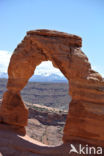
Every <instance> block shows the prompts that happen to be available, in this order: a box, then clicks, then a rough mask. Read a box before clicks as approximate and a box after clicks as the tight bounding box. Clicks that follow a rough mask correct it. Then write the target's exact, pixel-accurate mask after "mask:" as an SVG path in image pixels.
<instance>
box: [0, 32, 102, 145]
mask: <svg viewBox="0 0 104 156" xmlns="http://www.w3.org/2000/svg"><path fill="white" fill-rule="evenodd" d="M81 46H82V39H81V38H80V37H78V36H76V35H71V34H67V33H62V32H58V31H51V30H36V31H29V32H27V35H26V36H25V38H24V39H23V41H22V42H21V43H20V44H19V45H18V46H17V48H16V49H15V50H14V53H13V55H12V57H11V59H10V64H9V67H8V76H9V78H8V83H7V91H6V92H5V93H4V96H3V100H2V105H1V108H0V122H1V123H4V124H8V125H10V126H11V127H13V128H14V129H15V130H16V131H17V132H18V133H20V134H21V133H24V134H25V129H24V127H25V126H26V125H27V119H28V111H27V108H26V107H25V105H24V103H23V101H22V99H21V95H20V91H21V90H22V89H23V88H24V86H25V85H26V84H27V82H28V80H29V78H30V77H31V76H32V75H33V73H34V70H35V69H36V66H38V65H39V64H40V63H41V62H42V61H48V60H49V61H52V63H53V65H54V67H56V68H58V69H60V70H61V72H62V73H63V74H64V76H65V77H66V78H67V79H68V81H69V85H70V88H69V94H70V95H71V97H72V101H71V103H70V109H69V112H68V115H67V120H66V125H65V128H64V135H63V142H64V143H67V142H69V141H70V140H72V139H79V140H85V141H87V142H90V143H93V144H99V145H104V122H103V121H104V111H103V110H104V81H103V78H102V77H101V75H100V74H99V73H97V72H95V71H93V70H92V69H91V66H90V63H89V61H88V58H87V56H86V55H85V54H84V53H83V52H82V50H81V49H80V48H81ZM34 102H35V101H34Z"/></svg>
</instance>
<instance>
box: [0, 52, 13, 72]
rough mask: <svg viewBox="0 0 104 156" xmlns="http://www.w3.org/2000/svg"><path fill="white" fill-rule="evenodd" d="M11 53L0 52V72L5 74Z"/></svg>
mask: <svg viewBox="0 0 104 156" xmlns="http://www.w3.org/2000/svg"><path fill="white" fill-rule="evenodd" d="M10 57H11V53H10V52H8V51H5V50H0V72H7V68H8V65H9V61H10Z"/></svg>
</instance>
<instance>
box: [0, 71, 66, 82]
mask: <svg viewBox="0 0 104 156" xmlns="http://www.w3.org/2000/svg"><path fill="white" fill-rule="evenodd" d="M0 78H6V79H7V78H8V74H7V73H5V72H1V73H0ZM29 81H32V82H67V79H66V78H65V77H64V76H61V75H58V74H39V75H33V76H32V77H31V78H30V79H29Z"/></svg>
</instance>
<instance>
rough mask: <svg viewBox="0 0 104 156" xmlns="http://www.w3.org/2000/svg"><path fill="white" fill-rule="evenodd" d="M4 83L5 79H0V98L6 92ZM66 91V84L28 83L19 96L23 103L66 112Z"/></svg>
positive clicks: (67, 88)
mask: <svg viewBox="0 0 104 156" xmlns="http://www.w3.org/2000/svg"><path fill="white" fill-rule="evenodd" d="M6 83H7V79H0V98H2V96H3V93H4V92H5V91H6ZM68 90H69V86H68V85H67V83H52V82H51V83H50V82H48V83H47V82H28V84H27V85H26V87H25V88H24V89H23V90H22V92H21V95H22V98H23V100H24V101H26V102H28V103H31V104H34V103H35V104H40V105H43V106H48V107H52V108H58V109H63V110H68V107H69V102H70V100H71V97H69V94H68V92H69V91H68Z"/></svg>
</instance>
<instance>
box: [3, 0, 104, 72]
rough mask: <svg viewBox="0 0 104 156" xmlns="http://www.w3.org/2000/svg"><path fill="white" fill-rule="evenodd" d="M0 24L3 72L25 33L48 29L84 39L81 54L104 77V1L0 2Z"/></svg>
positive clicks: (10, 0) (37, 0)
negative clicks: (82, 52)
mask: <svg viewBox="0 0 104 156" xmlns="http://www.w3.org/2000/svg"><path fill="white" fill-rule="evenodd" d="M0 20H1V21H0V62H1V63H0V68H2V69H3V66H5V67H6V66H7V65H8V62H9V61H8V60H9V58H10V57H9V54H10V55H11V53H12V52H13V50H14V49H15V48H16V46H17V44H19V43H20V42H21V40H22V39H23V37H24V36H25V34H26V31H29V30H35V29H44V28H45V29H54V30H59V31H64V32H68V33H71V34H76V35H79V36H81V37H82V38H83V47H82V50H83V51H84V53H85V54H86V55H87V56H88V58H89V61H90V62H91V64H92V66H93V68H94V69H96V70H97V71H99V72H100V73H102V74H103V75H104V1H103V0H8V1H7V0H0ZM5 51H6V52H5ZM8 52H9V54H8ZM6 56H7V57H6ZM3 59H4V60H3ZM47 65H48V64H46V65H44V66H47Z"/></svg>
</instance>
